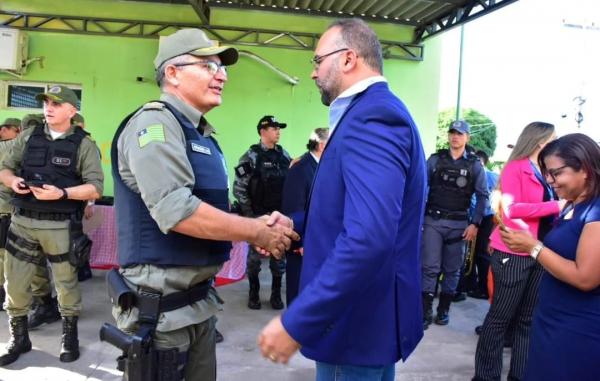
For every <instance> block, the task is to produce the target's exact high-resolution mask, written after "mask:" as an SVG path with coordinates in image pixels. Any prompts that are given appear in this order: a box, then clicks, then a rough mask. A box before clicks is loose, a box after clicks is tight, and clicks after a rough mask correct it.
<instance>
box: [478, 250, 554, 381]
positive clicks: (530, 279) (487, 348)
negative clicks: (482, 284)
mask: <svg viewBox="0 0 600 381" xmlns="http://www.w3.org/2000/svg"><path fill="white" fill-rule="evenodd" d="M491 266H492V273H493V275H494V297H493V299H492V304H491V306H490V310H489V311H488V313H487V315H486V317H485V320H484V322H483V327H482V330H481V335H480V336H479V341H478V342H477V351H476V352H475V377H474V378H473V380H476V381H480V380H485V381H496V380H497V381H499V380H500V375H501V372H502V350H503V345H504V336H505V333H506V330H507V329H508V327H509V324H511V321H512V323H513V324H514V339H513V345H512V355H511V359H510V370H509V373H508V379H509V380H521V379H522V377H523V372H524V370H525V366H526V364H527V352H528V351H529V330H530V328H531V318H532V315H533V308H534V306H535V304H536V302H537V292H538V286H539V283H540V279H541V277H542V274H543V268H542V266H540V264H539V263H537V262H536V261H535V260H534V259H533V258H531V257H529V256H527V257H525V256H519V255H514V254H507V253H503V252H501V251H497V250H495V251H494V252H493V254H492V258H491Z"/></svg>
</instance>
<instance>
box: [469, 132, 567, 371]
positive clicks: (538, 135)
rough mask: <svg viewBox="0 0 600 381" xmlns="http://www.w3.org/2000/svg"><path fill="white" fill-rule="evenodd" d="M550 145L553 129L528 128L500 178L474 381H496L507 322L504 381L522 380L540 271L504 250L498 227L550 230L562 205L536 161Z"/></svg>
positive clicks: (537, 232) (523, 255) (536, 232)
mask: <svg viewBox="0 0 600 381" xmlns="http://www.w3.org/2000/svg"><path fill="white" fill-rule="evenodd" d="M554 139H556V134H555V132H554V126H553V125H552V124H549V123H543V122H533V123H530V124H529V125H527V126H526V127H525V128H524V129H523V132H521V135H520V136H519V138H518V139H517V143H516V144H515V147H514V149H513V151H512V153H511V155H510V157H509V158H508V162H507V163H506V165H505V167H504V169H503V170H502V173H501V174H500V191H501V194H502V197H501V199H502V202H501V208H500V210H499V211H498V213H499V214H500V216H499V217H500V218H501V223H499V224H498V227H496V228H495V229H494V232H493V233H492V235H491V238H490V246H491V248H492V249H493V252H492V258H491V268H492V274H493V277H494V296H493V299H492V304H491V306H490V310H489V311H488V313H487V315H486V317H485V320H484V322H483V327H482V330H481V334H480V336H479V341H478V343H477V351H476V353H475V377H473V380H474V381H488V380H489V381H495V380H500V375H501V373H502V350H503V346H504V336H505V333H506V330H507V328H508V326H509V324H510V323H511V322H512V324H513V327H514V338H513V343H512V356H511V361H510V370H509V373H508V380H521V379H522V378H523V373H524V370H525V365H526V363H527V352H528V350H529V330H530V327H531V319H532V313H533V307H534V305H535V303H536V300H537V290H538V284H539V281H540V278H541V276H542V273H543V269H542V267H541V266H540V265H539V264H538V263H537V262H536V261H535V260H534V259H532V258H531V257H530V256H529V252H521V251H514V250H511V249H509V248H508V247H507V246H506V245H505V244H504V243H503V242H502V239H501V237H500V226H502V227H503V228H504V226H506V227H508V228H509V229H514V230H526V231H528V232H529V233H530V234H531V235H532V236H534V237H536V238H537V239H539V240H542V239H543V238H544V236H545V235H546V233H547V232H548V231H549V230H550V229H551V228H552V221H553V219H554V217H555V216H556V215H558V213H559V211H560V206H561V205H560V203H559V201H558V200H557V197H556V195H555V193H554V191H553V190H552V188H551V187H550V186H549V185H548V184H547V183H546V181H545V179H544V177H543V176H542V174H541V171H540V169H539V167H538V155H539V153H540V151H541V150H542V149H543V148H544V146H545V145H546V144H548V143H549V142H551V141H553V140H554Z"/></svg>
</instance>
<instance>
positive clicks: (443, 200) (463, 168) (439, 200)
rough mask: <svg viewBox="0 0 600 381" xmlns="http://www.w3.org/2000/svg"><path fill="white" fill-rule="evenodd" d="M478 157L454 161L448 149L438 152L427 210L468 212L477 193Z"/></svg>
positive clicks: (469, 156) (473, 156) (430, 184)
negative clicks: (474, 166)
mask: <svg viewBox="0 0 600 381" xmlns="http://www.w3.org/2000/svg"><path fill="white" fill-rule="evenodd" d="M477 160H479V159H478V158H477V156H475V155H473V154H471V153H467V157H466V159H465V158H461V159H459V160H454V159H453V158H452V156H451V155H450V152H449V151H448V150H447V149H442V150H439V151H438V162H437V165H436V167H435V169H434V172H433V176H432V178H431V180H430V183H429V197H428V199H427V209H433V210H438V211H442V212H467V210H468V209H469V206H470V205H471V197H472V195H473V192H474V191H475V179H474V177H473V165H474V164H475V163H476V161H477Z"/></svg>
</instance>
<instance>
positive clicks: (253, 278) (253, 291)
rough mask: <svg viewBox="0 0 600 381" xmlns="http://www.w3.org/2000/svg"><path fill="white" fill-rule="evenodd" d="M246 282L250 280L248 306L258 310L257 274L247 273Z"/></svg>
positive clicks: (258, 286)
mask: <svg viewBox="0 0 600 381" xmlns="http://www.w3.org/2000/svg"><path fill="white" fill-rule="evenodd" d="M248 282H250V291H249V292H248V308H250V309H251V310H260V307H261V305H260V292H259V291H260V281H259V280H258V275H248Z"/></svg>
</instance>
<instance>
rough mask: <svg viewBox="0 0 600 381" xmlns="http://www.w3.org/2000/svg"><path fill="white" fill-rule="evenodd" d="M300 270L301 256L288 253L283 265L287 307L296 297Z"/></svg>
mask: <svg viewBox="0 0 600 381" xmlns="http://www.w3.org/2000/svg"><path fill="white" fill-rule="evenodd" d="M300 270H302V256H301V255H300V254H296V253H293V252H290V251H288V252H287V255H286V264H285V298H286V304H287V305H288V307H289V306H290V304H291V303H292V301H293V300H294V299H295V298H296V296H298V288H299V286H300Z"/></svg>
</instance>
